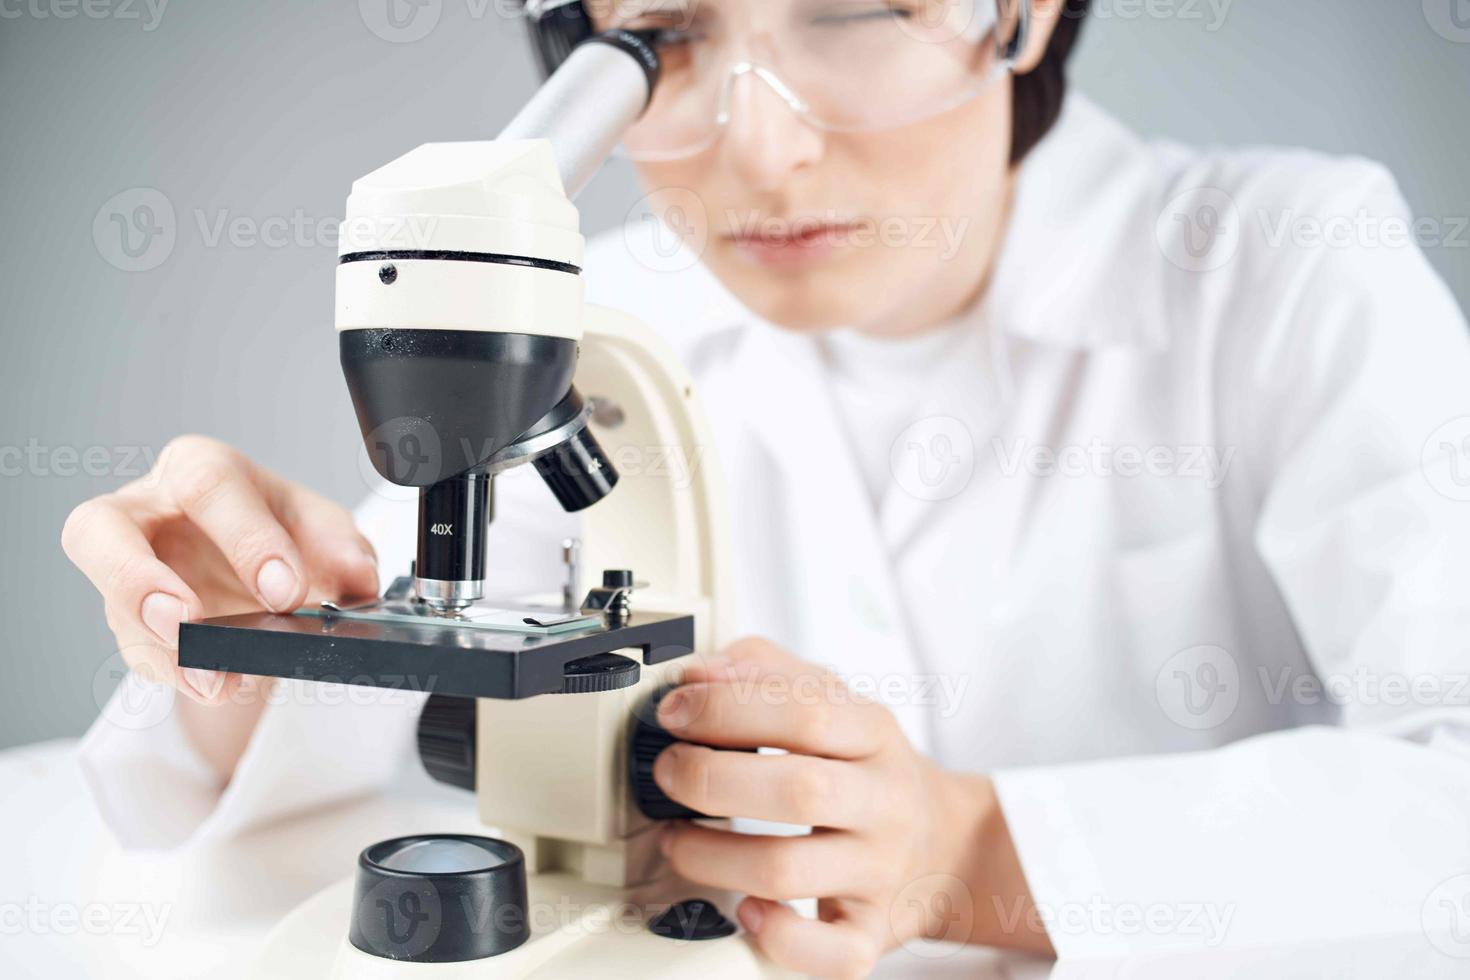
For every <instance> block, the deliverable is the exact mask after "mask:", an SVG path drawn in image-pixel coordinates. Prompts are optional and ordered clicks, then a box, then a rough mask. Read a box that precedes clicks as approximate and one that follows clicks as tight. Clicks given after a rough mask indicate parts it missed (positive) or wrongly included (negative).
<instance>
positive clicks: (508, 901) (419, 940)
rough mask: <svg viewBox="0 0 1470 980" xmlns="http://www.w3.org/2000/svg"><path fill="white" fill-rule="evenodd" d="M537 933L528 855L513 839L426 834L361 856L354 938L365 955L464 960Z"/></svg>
mask: <svg viewBox="0 0 1470 980" xmlns="http://www.w3.org/2000/svg"><path fill="white" fill-rule="evenodd" d="M530 937H531V929H530V922H529V919H528V916H527V913H526V859H525V856H524V855H523V854H522V853H521V849H520V848H518V847H516V846H515V845H514V844H512V843H510V842H508V841H503V840H496V839H495V838H493V837H477V836H473V835H470V834H426V835H421V836H417V837H398V838H394V839H393V840H385V841H381V842H379V843H377V844H374V845H372V846H371V847H368V848H366V849H365V850H364V851H363V852H362V853H361V854H360V855H359V856H358V859H357V887H356V890H355V893H354V896H353V906H352V926H351V928H350V929H349V931H348V934H347V938H348V940H349V941H350V942H351V943H352V945H353V946H355V947H357V948H358V949H360V950H362V951H363V952H364V953H368V954H370V955H372V956H378V957H381V958H383V959H388V960H401V961H406V962H410V963H459V962H463V961H465V960H478V959H483V958H485V957H487V956H498V955H499V954H501V953H506V952H509V951H510V950H513V949H515V948H516V947H517V946H519V945H521V944H522V943H524V942H525V941H526V940H527V939H529V938H530Z"/></svg>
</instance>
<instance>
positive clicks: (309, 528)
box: [61, 436, 378, 768]
mask: <svg viewBox="0 0 1470 980" xmlns="http://www.w3.org/2000/svg"><path fill="white" fill-rule="evenodd" d="M61 543H62V547H63V548H64V549H65V550H66V554H67V556H68V557H69V558H70V559H71V560H72V561H73V562H74V563H75V564H76V566H77V567H78V568H80V569H81V570H82V572H83V573H84V574H85V575H86V576H87V578H89V579H90V580H91V581H92V584H93V585H95V586H96V587H97V590H98V591H99V592H100V593H101V594H102V601H103V606H104V609H105V610H106V615H107V624H108V626H109V627H111V629H112V632H113V635H114V636H115V637H116V638H117V643H118V647H119V649H120V650H121V651H122V652H123V657H124V659H125V660H126V661H127V663H128V666H129V667H131V668H132V669H133V670H134V671H136V672H138V673H139V674H141V675H142V676H143V677H145V678H146V679H148V680H150V681H154V682H157V683H165V684H170V685H172V686H173V687H175V688H177V689H178V690H179V691H181V692H183V693H184V694H185V695H187V696H188V698H190V699H192V701H193V702H195V703H197V704H200V705H224V704H226V703H230V702H235V703H239V702H240V701H242V700H247V699H242V698H238V697H236V695H237V694H238V693H239V692H240V691H241V688H242V684H243V681H242V678H241V677H240V675H238V674H219V673H216V672H214V671H208V670H197V669H182V668H180V667H179V665H178V659H179V658H178V645H179V624H180V623H181V622H184V621H187V620H198V619H202V618H204V617H208V616H221V615H228V614H231V613H241V612H249V611H254V610H262V609H269V610H272V611H275V612H286V611H289V610H291V609H295V608H297V607H299V606H301V605H302V604H303V603H305V602H307V601H308V600H310V601H319V600H320V599H332V600H334V601H340V600H346V599H354V598H360V597H362V598H365V597H368V596H371V595H373V594H375V593H376V592H377V587H378V573H377V559H376V557H375V556H374V554H373V549H372V546H371V545H370V544H368V541H367V539H366V538H364V537H363V536H362V535H361V534H360V533H358V531H357V528H356V526H355V525H354V524H353V521H352V515H351V514H350V513H349V512H348V511H347V510H346V509H344V508H342V507H340V506H338V505H337V504H335V503H332V502H331V501H329V500H327V499H326V498H324V497H321V496H320V495H318V494H316V493H313V492H312V491H310V490H307V489H306V488H305V487H302V486H299V485H297V484H294V483H291V482H289V481H287V480H284V479H282V478H281V477H279V476H277V475H276V474H274V473H271V472H270V471H268V470H266V469H264V468H262V467H260V466H257V465H256V464H254V463H252V462H251V461H250V460H249V459H246V458H245V456H244V455H243V454H242V453H240V452H239V451H237V450H235V449H233V448H231V447H229V446H226V445H225V444H223V443H221V442H218V441H217V440H214V439H209V438H206V437H203V436H182V437H180V438H178V439H175V440H174V441H173V442H171V443H169V445H168V447H167V448H166V449H165V450H164V451H163V453H162V454H160V456H159V459H158V463H157V465H155V466H154V467H153V469H152V470H151V471H150V472H149V473H148V474H147V475H146V476H144V477H142V478H141V479H138V480H135V481H134V482H132V483H130V484H128V485H127V486H125V487H123V488H122V489H120V490H118V491H117V492H115V493H110V494H105V495H103V496H101V497H96V498H94V499H92V500H88V501H86V502H85V503H83V504H81V505H80V506H79V507H77V508H76V509H75V510H74V511H72V513H71V516H70V517H68V518H67V521H66V526H65V528H64V529H63V530H62V534H61ZM249 700H255V701H259V699H249ZM259 710H260V706H259V704H255V705H253V708H252V714H251V718H252V722H253V717H254V716H255V715H256V714H258V713H259ZM190 714H193V712H190ZM216 720H217V721H218V722H220V723H223V724H226V725H228V722H227V719H225V718H222V717H221V718H217V719H216ZM231 754H232V753H231ZM230 767H231V768H232V762H231V763H230Z"/></svg>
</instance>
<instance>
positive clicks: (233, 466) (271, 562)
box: [159, 436, 307, 612]
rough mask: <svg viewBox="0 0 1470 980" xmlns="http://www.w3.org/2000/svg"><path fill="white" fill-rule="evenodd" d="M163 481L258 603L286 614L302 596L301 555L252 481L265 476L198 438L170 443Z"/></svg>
mask: <svg viewBox="0 0 1470 980" xmlns="http://www.w3.org/2000/svg"><path fill="white" fill-rule="evenodd" d="M169 448H170V450H171V452H169V453H167V454H166V456H165V458H164V460H162V461H161V462H160V464H159V465H160V466H162V467H163V473H162V483H163V486H164V487H165V489H166V491H167V493H168V494H169V495H170V497H171V498H172V499H173V501H174V502H175V504H177V506H178V507H179V509H180V510H181V511H182V512H183V513H184V514H185V515H186V516H187V517H188V518H189V520H191V521H192V522H193V523H194V524H195V525H196V526H197V527H198V528H199V529H200V530H201V531H203V532H204V534H205V536H206V537H208V538H209V540H210V541H212V542H213V543H214V544H215V546H216V547H218V548H219V549H220V552H221V553H222V554H223V555H224V556H225V559H226V560H227V561H228V562H229V563H230V567H231V568H233V569H234V571H235V574H236V576H237V577H238V578H239V579H240V581H241V583H243V584H244V585H245V587H246V588H247V589H249V590H250V591H251V592H252V593H253V594H254V595H255V597H256V598H257V599H258V600H259V601H260V603H261V604H262V605H263V606H265V607H266V608H267V609H271V610H274V611H275V612H287V611H289V610H291V609H294V608H296V607H297V606H299V605H300V604H301V602H302V600H304V599H305V598H306V591H307V577H306V574H305V569H304V562H303V560H302V557H301V553H300V551H299V550H298V549H297V547H296V544H295V542H294V541H292V539H291V535H290V533H289V532H287V530H286V528H285V527H284V526H283V525H282V523H281V521H280V519H279V518H278V517H277V516H276V514H275V512H274V511H273V510H272V509H271V507H270V503H269V501H268V500H267V498H266V495H265V492H263V490H262V487H261V484H260V483H258V482H257V480H264V479H265V478H266V474H264V472H263V471H259V472H258V471H257V470H256V468H255V467H254V466H253V465H252V464H251V463H250V462H249V461H248V460H246V459H245V457H244V456H242V455H241V454H240V453H238V452H236V451H235V450H234V449H231V448H230V447H228V446H225V445H224V444H222V443H218V442H215V441H214V440H212V439H203V438H200V437H197V436H193V437H185V438H184V439H180V440H175V441H174V442H173V443H171V444H170V447H169Z"/></svg>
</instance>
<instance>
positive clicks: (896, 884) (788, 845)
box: [654, 639, 1051, 977]
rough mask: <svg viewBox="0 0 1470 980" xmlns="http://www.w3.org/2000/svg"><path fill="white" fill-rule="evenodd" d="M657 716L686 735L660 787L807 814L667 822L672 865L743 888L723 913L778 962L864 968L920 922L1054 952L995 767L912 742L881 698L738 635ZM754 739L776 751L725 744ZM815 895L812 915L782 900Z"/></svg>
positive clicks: (725, 810)
mask: <svg viewBox="0 0 1470 980" xmlns="http://www.w3.org/2000/svg"><path fill="white" fill-rule="evenodd" d="M658 718H659V722H660V724H662V725H663V726H664V727H665V728H667V729H668V730H669V732H670V733H671V734H673V735H675V736H677V737H678V738H680V739H681V740H684V741H681V742H678V743H675V744H674V745H672V746H670V747H669V748H667V749H665V750H664V752H663V753H662V754H661V755H660V756H659V757H658V760H657V762H656V763H655V765H654V779H655V780H656V781H657V782H658V784H659V787H660V788H661V789H663V791H664V792H665V793H666V794H667V795H668V796H669V797H670V798H671V799H674V800H676V801H678V802H680V803H683V804H684V805H685V806H688V807H691V808H693V809H695V810H698V811H699V812H701V813H708V814H712V815H720V816H739V817H750V818H755V819H760V820H774V821H779V822H783V823H792V824H805V825H810V826H811V827H812V828H813V830H812V833H811V834H810V835H809V836H801V837H769V836H754V835H745V834H737V833H733V832H730V831H725V830H715V829H711V828H708V827H703V826H698V825H696V824H692V823H688V822H679V823H675V824H672V825H670V826H669V827H668V828H666V829H665V830H664V832H663V833H664V836H663V839H662V841H661V847H662V848H663V852H664V855H665V857H666V858H667V859H668V861H669V863H670V864H671V865H672V866H673V868H674V870H675V871H677V872H679V873H680V874H682V875H683V876H684V877H686V878H689V879H690V880H692V881H696V882H700V883H702V884H706V885H709V886H711V887H715V888H724V889H729V890H731V891H736V892H743V893H745V894H747V895H749V896H750V897H749V898H746V899H745V900H744V901H743V902H742V903H741V905H740V907H739V909H738V910H737V912H736V915H737V917H738V918H739V919H740V922H741V924H742V925H743V926H744V927H745V929H746V931H747V932H748V933H750V935H751V936H752V938H753V941H754V942H755V944H756V946H757V947H758V948H759V949H760V950H761V952H763V953H764V954H765V955H766V956H767V957H768V958H770V959H771V960H772V961H773V962H775V963H776V964H778V965H780V966H783V967H786V968H788V969H792V970H796V971H799V972H802V973H810V974H816V975H820V976H838V977H856V976H863V975H865V974H867V973H868V972H870V971H871V970H872V969H873V966H874V964H875V963H876V961H877V958H878V957H879V956H880V955H881V954H882V953H883V952H885V951H887V950H888V949H891V948H893V947H895V946H898V945H900V944H902V943H905V942H907V941H909V940H911V939H915V938H917V937H921V936H922V937H926V938H930V939H943V940H951V941H955V942H971V943H984V944H986V945H997V946H1008V947H1011V948H1015V949H1023V950H1027V951H1031V952H1038V953H1045V954H1049V953H1050V952H1051V944H1050V942H1049V940H1048V939H1047V936H1046V932H1045V931H1044V929H1042V928H1041V927H1040V926H1039V924H1038V923H1037V918H1036V916H1035V915H1034V914H1032V912H1033V909H1032V904H1031V899H1030V894H1029V891H1028V889H1027V887H1026V881H1025V877H1024V875H1023V874H1022V872H1021V867H1020V862H1019V860H1018V859H1017V857H1016V854H1015V848H1014V846H1013V845H1012V844H1011V840H1010V833H1009V831H1008V830H1007V828H1006V825H1005V819H1004V816H1003V815H1002V814H1001V810H1000V806H999V804H998V803H997V801H996V797H995V791H994V787H993V786H992V784H991V782H990V780H989V779H987V778H985V777H983V776H973V775H967V774H959V773H951V772H947V771H945V770H944V769H941V768H940V767H939V766H937V765H935V764H934V763H933V762H931V761H929V760H928V759H926V758H924V757H923V756H921V755H920V754H919V753H918V752H916V751H915V750H914V749H913V747H912V746H911V745H910V744H909V742H908V740H907V739H906V738H905V737H904V735H903V732H902V731H901V730H900V729H899V727H898V723H897V721H896V720H895V719H894V717H893V715H892V714H891V713H890V712H889V711H888V710H887V709H885V708H883V707H882V706H880V705H877V704H875V703H873V702H871V701H868V700H865V699H863V698H860V697H858V696H857V695H855V694H853V693H852V692H851V691H850V690H849V689H848V688H847V687H846V685H844V684H843V683H842V681H841V680H839V679H838V678H837V677H836V676H835V675H833V674H832V673H831V672H830V671H827V670H824V669H822V668H820V667H817V666H814V665H812V664H809V663H805V662H803V661H801V660H799V659H797V658H796V657H794V656H792V655H791V654H790V653H788V652H786V651H785V650H782V649H781V648H779V647H777V646H775V645H774V644H772V643H770V642H768V641H765V640H760V639H748V640H742V641H739V642H737V643H735V644H733V645H732V646H731V647H730V648H729V649H727V650H726V651H725V652H724V654H723V656H721V657H718V658H715V659H713V660H710V661H706V662H704V663H702V664H697V665H695V666H692V667H690V668H689V669H688V670H687V671H686V673H685V675H684V678H683V682H682V683H681V685H680V687H678V688H677V689H676V690H675V691H673V692H671V693H670V694H669V695H667V696H666V697H665V698H664V699H663V701H662V703H661V704H660V705H659V712H658ZM686 742H694V743H701V744H697V745H695V744H686ZM710 746H714V747H710ZM755 747H769V748H779V749H785V750H787V753H788V754H785V755H755V754H752V753H750V752H741V751H722V750H724V749H750V748H755ZM811 897H815V898H817V899H819V902H818V912H819V920H818V921H814V920H811V919H805V918H802V917H801V916H799V915H797V914H796V913H795V912H794V911H793V910H792V909H791V908H790V907H788V906H786V905H784V904H782V902H784V901H787V900H791V899H797V898H811Z"/></svg>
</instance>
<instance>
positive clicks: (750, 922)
mask: <svg viewBox="0 0 1470 980" xmlns="http://www.w3.org/2000/svg"><path fill="white" fill-rule="evenodd" d="M765 917H766V912H765V909H763V908H761V907H760V905H759V904H757V903H756V902H755V901H753V900H751V899H749V898H747V899H746V900H745V901H743V902H741V903H740V907H739V908H737V909H736V910H735V918H737V919H739V920H740V924H741V925H742V926H744V927H745V931H746V932H750V933H756V932H760V931H761V922H762V920H764V919H765Z"/></svg>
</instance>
